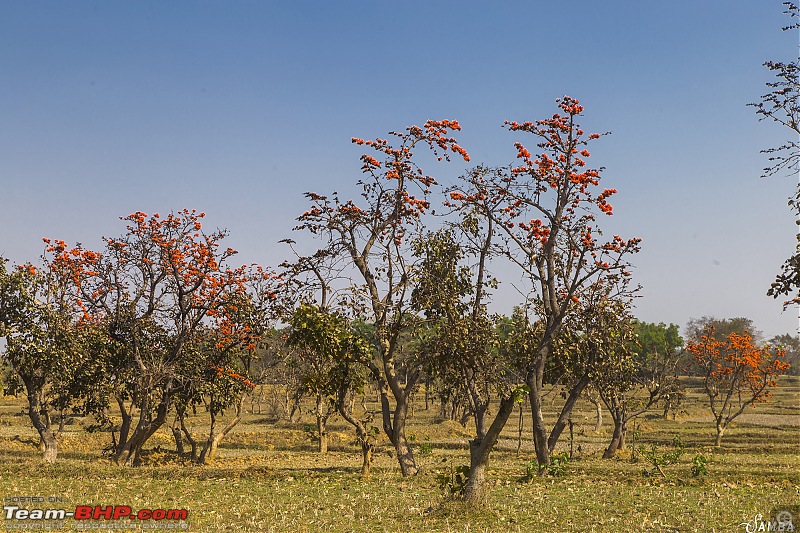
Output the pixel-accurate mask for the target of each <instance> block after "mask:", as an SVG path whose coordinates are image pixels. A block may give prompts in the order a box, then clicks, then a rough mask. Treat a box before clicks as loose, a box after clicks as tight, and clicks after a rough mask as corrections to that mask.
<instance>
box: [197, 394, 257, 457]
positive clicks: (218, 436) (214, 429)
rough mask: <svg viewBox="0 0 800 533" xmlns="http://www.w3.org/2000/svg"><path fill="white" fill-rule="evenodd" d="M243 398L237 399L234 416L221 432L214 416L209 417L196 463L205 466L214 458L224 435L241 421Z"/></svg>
mask: <svg viewBox="0 0 800 533" xmlns="http://www.w3.org/2000/svg"><path fill="white" fill-rule="evenodd" d="M245 398H246V396H244V395H242V397H241V398H240V399H239V403H238V404H237V405H236V415H235V416H234V417H233V418H232V419H231V420H230V421H229V422H228V423H227V424H226V425H225V427H223V428H222V429H221V430H219V426H218V425H217V419H216V416H212V417H211V429H210V430H209V432H208V440H206V443H205V445H204V446H203V450H202V451H201V452H200V458H199V459H198V460H197V462H198V463H200V464H201V465H205V464H208V462H209V461H213V460H214V458H216V456H217V450H218V449H219V443H220V442H222V439H223V438H225V435H227V434H228V433H230V431H231V430H232V429H233V428H235V427H236V425H237V424H238V423H239V422H240V421H241V420H242V411H243V410H244V402H245Z"/></svg>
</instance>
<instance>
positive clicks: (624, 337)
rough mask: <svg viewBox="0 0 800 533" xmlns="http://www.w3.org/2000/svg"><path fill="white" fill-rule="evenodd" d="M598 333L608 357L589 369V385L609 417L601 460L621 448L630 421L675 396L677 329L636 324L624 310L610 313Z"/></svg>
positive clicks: (681, 342) (678, 361) (679, 354)
mask: <svg viewBox="0 0 800 533" xmlns="http://www.w3.org/2000/svg"><path fill="white" fill-rule="evenodd" d="M605 316H606V320H604V321H603V322H602V323H601V324H602V325H603V326H604V327H603V329H602V330H600V331H598V334H599V336H600V339H602V340H604V341H605V342H603V343H601V344H600V346H601V349H602V350H604V351H605V352H607V353H608V356H607V357H603V358H602V359H601V360H600V362H599V364H598V365H596V366H595V368H594V369H593V378H592V379H593V382H594V383H595V386H596V388H597V390H598V392H599V394H600V397H601V398H602V400H603V403H604V404H605V405H606V407H607V408H608V410H609V412H610V413H611V419H612V420H613V421H614V432H613V434H612V437H611V442H610V443H609V445H608V447H607V448H606V450H605V452H604V453H603V457H605V458H611V457H613V456H614V455H615V454H616V452H617V450H618V449H623V448H625V439H626V435H627V430H628V422H630V421H631V420H632V419H634V418H636V417H638V416H641V415H643V414H644V413H646V412H647V411H648V410H650V409H651V408H652V407H653V406H655V405H656V404H657V403H658V402H660V401H662V400H664V399H665V398H667V397H669V396H670V395H673V396H674V395H676V394H678V392H679V384H678V365H679V363H680V360H681V352H680V350H679V348H680V347H681V346H682V345H683V340H682V339H681V338H680V336H678V326H676V325H675V324H671V325H670V326H669V327H667V326H665V325H664V324H647V323H642V322H635V321H634V320H633V318H632V317H630V316H626V314H625V313H624V310H622V311H620V310H617V311H616V312H614V310H613V309H608V310H607V312H606V313H605Z"/></svg>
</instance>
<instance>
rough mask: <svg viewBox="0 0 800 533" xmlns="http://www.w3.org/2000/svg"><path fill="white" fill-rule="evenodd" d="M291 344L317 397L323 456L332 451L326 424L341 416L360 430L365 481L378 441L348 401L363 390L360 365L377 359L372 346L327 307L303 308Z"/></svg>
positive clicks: (296, 315) (295, 321) (293, 323)
mask: <svg viewBox="0 0 800 533" xmlns="http://www.w3.org/2000/svg"><path fill="white" fill-rule="evenodd" d="M290 325H291V328H292V330H291V333H290V334H289V339H288V342H289V345H291V346H294V347H295V348H297V349H298V352H299V354H298V355H299V358H300V361H301V362H302V366H301V370H300V371H301V374H302V376H303V382H304V386H305V390H307V391H308V392H309V393H311V394H313V395H314V397H315V411H314V414H315V415H316V417H317V433H318V436H319V452H320V453H326V452H327V451H328V444H327V431H326V423H327V420H328V418H329V417H330V415H331V414H332V413H333V412H334V410H335V411H338V412H339V413H341V415H342V416H343V418H344V419H345V420H346V421H347V422H348V423H350V424H351V425H352V426H353V427H354V428H355V430H356V437H357V439H358V441H359V444H360V445H361V452H362V457H363V463H362V469H361V473H362V476H364V477H366V476H369V472H370V466H371V464H372V451H373V448H374V441H373V438H372V436H371V435H370V433H369V431H368V430H367V428H366V424H365V421H364V420H361V419H359V418H358V417H356V416H355V415H354V414H353V413H352V411H351V410H350V409H349V407H348V402H347V398H348V397H349V395H350V394H351V393H352V392H354V391H355V390H356V389H359V388H361V387H363V384H364V376H363V375H362V373H361V372H359V371H358V367H359V366H362V367H363V366H365V362H366V361H368V360H369V359H370V358H371V356H372V349H371V347H370V345H369V343H368V342H367V341H366V339H364V338H363V337H361V336H360V335H357V334H355V333H354V332H352V331H351V330H350V328H349V326H348V324H347V323H346V321H345V320H344V318H343V317H341V316H340V315H338V314H336V313H333V312H331V311H328V310H326V309H324V308H322V307H321V306H317V305H313V304H301V305H300V307H298V308H297V309H296V310H295V313H294V315H293V316H292V320H291V324H290Z"/></svg>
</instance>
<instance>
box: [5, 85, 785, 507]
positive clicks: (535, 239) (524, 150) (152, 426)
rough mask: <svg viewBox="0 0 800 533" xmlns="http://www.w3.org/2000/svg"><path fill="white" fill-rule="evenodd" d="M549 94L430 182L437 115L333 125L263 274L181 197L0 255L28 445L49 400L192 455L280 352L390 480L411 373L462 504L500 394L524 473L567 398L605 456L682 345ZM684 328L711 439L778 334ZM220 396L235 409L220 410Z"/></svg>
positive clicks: (487, 449)
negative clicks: (606, 221) (348, 165)
mask: <svg viewBox="0 0 800 533" xmlns="http://www.w3.org/2000/svg"><path fill="white" fill-rule="evenodd" d="M557 106H558V109H557V111H556V112H555V113H554V114H553V115H552V116H550V117H548V118H545V119H542V120H537V121H535V122H522V123H519V122H511V121H507V122H505V128H506V129H507V130H508V131H509V132H510V133H512V134H513V135H514V137H515V138H516V139H517V140H516V141H515V142H514V143H513V146H514V154H515V155H516V162H515V163H514V164H511V165H508V166H504V167H492V168H490V167H486V166H478V167H475V168H472V169H470V170H468V171H466V173H465V174H463V175H462V176H461V177H460V178H459V179H458V180H457V181H456V182H455V183H454V184H452V185H451V186H449V187H446V188H445V187H442V186H441V185H440V184H439V183H437V181H436V179H435V178H434V177H432V176H431V175H429V174H427V173H426V172H425V171H424V170H423V169H422V168H421V167H420V164H419V163H418V161H420V160H424V159H425V158H426V154H425V152H430V153H432V154H433V156H434V158H435V159H437V160H439V161H442V160H447V161H449V160H450V158H451V157H457V158H460V159H462V160H464V161H466V162H468V161H469V156H468V154H467V152H466V150H465V149H464V148H463V147H461V146H460V145H459V144H458V142H457V140H456V138H455V137H454V135H455V133H456V132H458V131H460V129H461V128H460V125H459V124H458V122H456V121H452V120H441V121H428V122H426V123H425V124H424V125H423V126H422V127H418V126H411V127H408V128H406V129H405V130H404V131H402V132H392V133H390V139H391V141H390V140H389V139H381V138H378V139H374V140H364V139H359V138H354V139H353V143H355V144H356V145H358V146H362V147H364V148H365V150H366V151H367V153H364V154H363V155H362V156H361V163H362V167H361V170H362V173H363V174H362V178H361V179H360V180H359V181H358V186H359V188H360V190H361V193H360V197H359V198H358V199H354V200H349V199H348V200H345V199H342V198H340V196H339V195H338V193H335V192H334V193H332V194H330V195H322V194H318V193H307V194H306V197H307V198H308V200H309V202H310V204H311V205H310V208H309V210H307V211H306V212H305V213H303V214H302V215H301V216H300V217H299V218H298V225H297V226H296V228H295V230H296V231H298V232H302V233H305V234H307V235H310V236H311V237H312V238H313V242H316V243H317V244H318V247H317V249H316V250H314V249H312V250H310V253H303V252H302V251H298V248H300V247H301V246H300V245H298V244H297V243H295V242H294V241H292V240H286V242H287V244H288V245H289V247H290V249H291V250H292V252H293V254H294V256H293V258H292V259H291V260H290V261H287V262H285V263H284V264H283V265H281V266H280V272H275V271H272V270H270V269H268V268H263V267H260V266H256V265H251V266H235V265H232V264H231V261H232V257H233V256H234V254H235V253H236V252H235V251H234V250H232V249H231V248H225V247H224V245H223V244H222V241H223V240H224V238H225V236H226V232H225V231H220V230H217V231H213V232H207V231H206V230H205V229H204V228H203V224H202V219H203V218H204V213H198V212H196V211H194V210H191V211H190V210H183V211H180V212H177V213H170V214H168V215H166V216H165V217H161V216H159V215H158V214H152V215H146V214H144V213H134V214H132V215H130V216H128V217H124V218H123V219H122V220H123V221H124V222H125V223H126V231H125V233H124V234H123V235H122V236H121V237H117V238H104V243H105V246H104V249H103V250H102V251H92V250H87V249H84V248H83V247H82V246H80V245H77V246H74V247H70V246H68V245H67V244H66V243H65V242H63V241H60V240H50V239H45V244H46V248H45V252H44V254H43V256H42V259H41V262H40V263H39V264H37V265H34V264H30V263H28V264H23V265H18V266H15V267H13V266H12V267H10V268H9V267H7V266H6V264H5V261H0V336H2V337H4V338H5V340H6V348H5V352H4V357H3V362H4V363H5V365H6V375H5V377H6V383H7V391H8V392H12V393H13V392H17V391H20V392H23V391H24V393H25V394H26V395H27V397H28V402H29V413H30V417H31V421H32V423H33V425H34V427H35V428H36V429H37V431H38V432H39V434H40V436H41V441H42V443H43V446H44V450H45V451H44V453H45V458H46V459H47V460H51V461H52V460H55V458H56V454H57V447H58V443H57V439H56V434H57V431H58V430H57V429H56V428H55V427H54V420H55V415H56V414H60V416H59V417H58V420H60V421H61V422H62V423H63V420H64V419H65V418H64V416H65V413H66V412H67V410H68V409H73V410H75V411H76V412H78V413H81V414H91V415H93V416H94V418H95V419H96V420H97V424H98V426H99V427H104V428H107V429H110V430H111V432H110V435H111V441H112V442H111V445H110V450H111V454H112V456H113V457H114V458H115V459H116V460H117V461H119V462H120V463H124V464H130V465H137V464H139V463H140V462H141V454H142V450H143V446H144V445H145V444H146V442H147V441H148V439H149V438H150V437H151V436H152V435H153V434H154V433H155V432H156V431H157V430H159V429H160V428H162V427H164V426H165V425H170V427H171V430H172V433H173V435H174V437H175V441H176V446H177V448H178V450H179V451H180V452H185V446H186V445H189V446H190V447H191V451H190V452H187V453H190V454H191V456H192V457H196V458H197V460H198V461H200V462H204V461H206V460H208V459H209V458H212V457H213V455H214V453H215V451H216V447H217V446H218V444H219V442H220V439H222V438H223V437H224V435H225V434H226V433H227V432H228V431H230V429H231V428H232V427H233V425H235V424H236V423H237V422H238V420H239V418H240V416H241V412H242V408H243V404H244V401H245V398H246V394H247V392H248V391H249V390H250V389H252V388H253V387H254V386H255V385H256V384H258V383H264V382H265V381H266V380H267V379H268V377H267V376H268V375H271V376H273V378H274V376H275V375H276V374H275V372H270V373H268V372H265V370H266V369H268V367H269V366H270V364H271V363H270V361H272V362H275V361H280V360H283V361H284V362H285V363H286V364H284V365H283V366H282V367H283V368H284V369H286V373H285V374H284V377H285V378H286V379H284V381H283V383H282V384H283V385H287V390H289V389H291V390H292V394H293V395H294V398H295V403H297V400H299V398H300V397H301V396H304V395H305V396H308V397H312V398H314V400H315V401H314V405H315V408H314V413H315V415H316V418H317V422H318V423H317V433H318V437H319V441H320V451H324V447H325V444H324V443H325V434H326V429H325V427H326V421H327V419H328V418H329V417H330V416H331V415H332V413H333V412H334V411H336V412H338V413H340V414H341V416H342V417H343V418H344V419H345V420H347V421H348V422H349V423H350V424H352V425H353V427H354V430H355V432H356V434H357V437H358V440H359V442H360V443H361V448H362V452H363V457H364V472H365V473H367V472H368V470H369V464H370V460H371V454H372V449H373V446H374V441H375V434H374V433H373V432H371V429H370V428H371V425H370V422H371V419H370V413H368V412H366V411H365V412H363V413H360V414H359V413H358V410H357V409H355V408H354V396H355V395H357V394H358V393H359V392H362V391H363V390H364V387H365V385H367V384H371V385H372V386H373V387H375V389H376V390H377V394H378V396H379V399H380V413H379V417H380V420H381V425H382V430H383V432H384V433H385V435H386V436H387V438H388V440H389V441H390V442H391V444H392V446H393V447H394V449H395V452H396V457H397V459H398V462H399V466H400V470H401V472H402V474H403V475H405V476H411V475H414V474H416V473H417V470H418V468H417V464H416V461H415V458H414V454H413V451H412V448H411V446H410V445H409V442H408V438H407V437H406V432H405V427H406V421H407V417H408V413H409V408H410V403H411V396H412V394H413V393H414V391H416V390H418V389H419V387H420V386H421V385H422V384H425V385H426V392H427V391H428V390H429V388H430V387H434V388H436V390H437V391H438V394H439V395H440V396H441V397H442V398H446V399H448V401H450V402H451V403H452V404H453V405H459V406H461V408H462V409H463V412H464V413H466V414H467V415H468V417H465V419H469V420H472V422H473V424H474V438H473V439H471V440H470V442H469V452H470V475H469V479H468V483H467V485H466V489H465V494H466V497H467V498H468V499H470V500H473V501H480V500H481V499H482V492H483V490H484V479H485V475H486V474H485V472H486V467H487V465H488V461H489V457H490V453H491V451H492V448H493V447H494V445H495V444H496V442H497V439H498V437H499V435H500V432H501V431H502V430H503V428H504V426H505V424H506V423H507V421H508V419H509V417H510V415H511V413H512V411H513V409H514V407H515V404H516V403H518V402H521V401H527V402H529V404H530V409H531V412H532V421H533V442H534V445H535V455H536V461H537V462H538V464H539V466H540V468H542V469H543V468H544V467H545V466H546V465H548V463H549V461H550V457H551V454H552V452H553V450H554V449H555V447H556V445H557V443H558V441H559V439H560V437H561V434H562V432H563V430H564V429H565V427H567V425H568V423H569V420H570V417H571V413H572V410H573V408H574V407H575V405H576V402H577V401H578V399H579V398H580V397H581V395H586V394H594V395H595V397H596V398H599V399H600V400H601V401H602V402H603V403H604V404H605V405H606V407H607V408H608V410H609V412H610V413H611V417H612V419H613V421H614V426H615V428H614V435H613V438H612V442H611V443H610V445H609V447H608V449H607V451H606V455H607V456H613V455H614V453H615V452H616V450H617V449H618V448H620V447H622V446H624V442H625V433H626V429H627V424H628V422H629V421H630V420H631V419H632V418H633V417H636V416H639V415H641V414H642V413H644V412H645V411H646V410H648V409H650V408H652V407H654V406H655V405H656V404H659V403H662V402H674V401H675V400H676V398H677V397H678V395H679V390H678V388H677V386H678V385H677V375H678V374H679V373H680V372H681V370H682V369H681V368H680V367H679V360H680V354H681V353H682V352H681V350H680V348H681V347H682V345H683V342H682V339H680V337H679V335H678V333H677V326H674V325H672V326H669V327H667V326H665V325H663V324H660V325H653V324H644V323H638V322H637V321H636V320H635V319H634V318H633V316H632V299H633V297H634V295H635V293H636V291H637V290H638V288H637V287H634V286H632V285H631V283H630V275H631V273H630V267H631V265H630V258H631V256H632V255H633V254H635V253H636V252H638V251H639V244H640V239H638V238H636V237H633V238H625V237H621V236H619V235H612V236H610V237H609V236H606V235H605V234H604V233H603V230H602V223H601V220H602V219H603V218H605V217H608V216H611V215H612V213H613V208H612V206H611V204H610V203H609V200H610V198H611V197H612V196H613V195H614V194H616V192H617V191H616V190H615V189H610V188H604V187H602V186H601V185H600V181H601V172H602V168H597V167H592V166H591V165H590V164H589V158H590V156H591V154H590V152H589V145H590V144H591V143H593V142H594V141H596V140H597V139H599V138H600V137H601V135H600V134H597V133H591V134H587V133H586V132H585V131H584V130H583V129H582V128H581V126H580V124H579V123H578V119H579V117H580V116H581V115H582V112H583V106H582V105H580V103H579V102H578V101H577V100H575V99H573V98H570V97H564V98H562V99H559V100H557ZM534 147H535V148H534ZM428 159H431V158H430V157H428ZM437 199H438V200H437ZM435 210H438V211H439V214H438V215H436V216H434V214H433V213H434V211H435ZM305 240H307V239H305ZM501 264H510V265H512V266H513V267H514V268H515V269H516V270H517V272H518V275H517V278H515V279H521V280H522V281H521V282H518V283H517V284H518V285H519V287H518V293H519V300H518V301H517V302H515V304H516V305H515V308H514V312H513V314H512V315H511V316H507V317H505V316H499V315H496V314H492V313H490V311H489V309H488V303H489V302H490V300H491V297H492V294H493V291H494V290H495V289H496V288H497V286H498V283H499V282H500V280H498V279H497V278H496V277H494V275H493V272H494V271H496V270H497V268H496V267H497V266H498V265H501ZM701 333H702V334H698V335H696V336H695V337H694V338H693V340H692V342H690V343H689V344H688V345H687V347H686V349H687V351H688V352H690V353H691V354H693V356H694V358H695V361H696V363H697V365H698V369H699V371H700V372H701V373H702V375H703V376H704V380H705V389H706V391H707V392H708V394H709V397H710V405H711V408H712V410H713V412H714V415H715V417H716V419H717V432H718V433H717V434H718V442H719V440H720V439H721V438H722V434H723V432H724V429H725V427H726V426H727V424H728V423H729V422H730V421H731V420H732V419H733V418H735V417H736V416H738V414H740V413H741V412H742V411H743V410H744V408H746V406H747V405H749V404H752V403H754V402H757V401H761V400H764V399H766V397H767V396H768V394H769V390H770V388H772V387H774V386H775V376H776V374H778V373H779V372H783V371H784V370H786V368H787V366H788V365H786V364H785V363H784V362H783V361H782V357H783V351H782V350H775V349H771V348H769V347H768V346H757V345H756V344H754V342H753V339H752V336H750V335H747V334H744V335H741V336H738V335H737V334H735V333H732V334H730V335H728V336H727V337H720V336H718V335H716V334H715V333H714V331H713V329H712V328H710V327H708V328H705V327H704V329H703V331H702V332H701ZM637 339H638V340H637ZM281 354H282V355H281ZM287 361H288V362H287ZM553 384H557V385H559V386H560V387H562V388H563V390H564V394H563V399H564V401H563V403H562V404H561V406H560V411H559V413H558V416H557V417H556V419H555V421H554V422H551V423H548V422H547V421H545V418H544V416H543V405H542V403H543V396H544V395H545V393H546V388H547V387H548V386H549V385H553ZM289 385H291V387H290V386H289ZM737 402H738V403H737ZM662 404H663V403H662ZM199 406H202V408H203V409H204V410H205V412H206V413H207V414H208V416H209V422H210V423H209V426H210V430H209V432H208V434H207V436H206V438H205V440H204V441H203V442H201V443H198V442H197V441H196V438H195V436H194V435H193V433H192V432H191V431H190V430H188V429H187V427H186V424H185V419H186V416H187V413H189V412H195V411H196V409H197V407H199ZM226 410H233V411H234V412H235V416H234V417H232V418H230V419H228V420H227V423H225V424H223V423H222V421H221V418H220V415H221V414H222V413H223V412H224V411H226ZM198 448H199V449H200V451H199V452H198Z"/></svg>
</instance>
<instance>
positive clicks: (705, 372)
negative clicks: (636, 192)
mask: <svg viewBox="0 0 800 533" xmlns="http://www.w3.org/2000/svg"><path fill="white" fill-rule="evenodd" d="M686 350H687V351H688V352H689V353H691V354H692V355H693V357H694V362H695V363H696V364H697V366H698V367H699V368H700V370H701V375H702V376H703V388H704V390H705V392H706V394H707V395H708V400H709V406H710V408H711V413H712V414H713V415H714V422H715V425H716V430H717V437H716V440H715V442H714V444H715V445H716V446H719V445H720V444H721V443H722V435H723V434H724V433H725V429H726V428H727V427H728V425H729V424H730V423H731V422H732V421H733V420H734V419H735V418H736V417H738V416H739V415H740V414H742V412H744V410H745V408H746V407H747V406H749V405H753V406H754V407H755V405H756V404H757V403H758V402H765V401H767V399H768V398H769V397H770V396H771V395H772V393H771V390H772V389H774V388H775V387H777V386H778V382H777V379H776V378H777V376H778V374H780V373H782V372H783V371H785V370H786V369H788V368H789V364H788V363H786V362H785V361H784V360H783V357H784V355H785V353H786V352H785V350H782V349H779V350H770V348H769V346H763V347H758V346H756V345H755V344H754V343H753V339H752V337H750V335H748V334H746V333H745V334H743V335H738V334H736V333H731V334H730V335H728V337H727V338H726V339H721V340H718V339H717V338H716V337H715V334H714V328H713V327H709V328H707V329H706V330H705V332H704V333H703V334H702V335H701V336H700V337H699V338H696V339H692V340H691V341H689V343H688V344H687V345H686Z"/></svg>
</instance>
